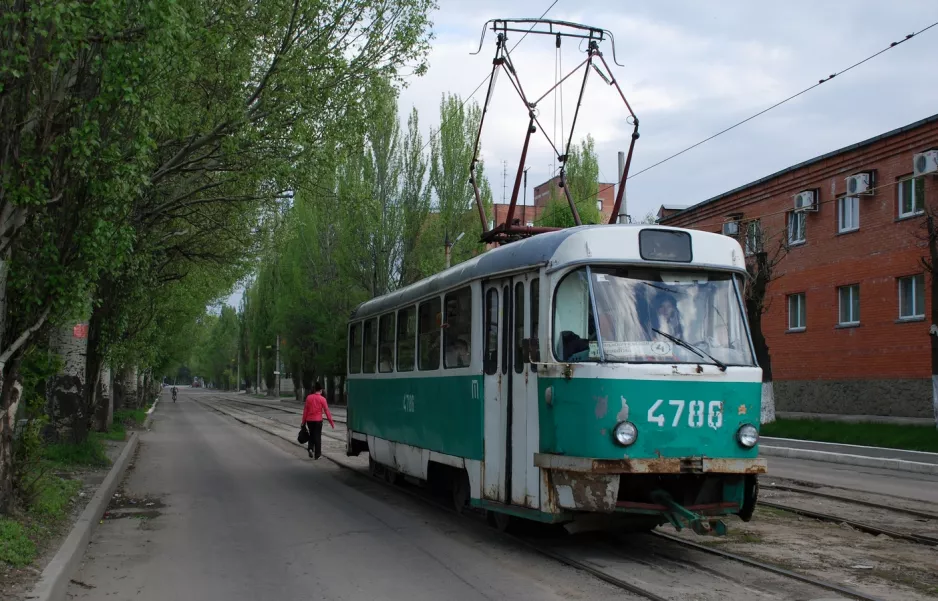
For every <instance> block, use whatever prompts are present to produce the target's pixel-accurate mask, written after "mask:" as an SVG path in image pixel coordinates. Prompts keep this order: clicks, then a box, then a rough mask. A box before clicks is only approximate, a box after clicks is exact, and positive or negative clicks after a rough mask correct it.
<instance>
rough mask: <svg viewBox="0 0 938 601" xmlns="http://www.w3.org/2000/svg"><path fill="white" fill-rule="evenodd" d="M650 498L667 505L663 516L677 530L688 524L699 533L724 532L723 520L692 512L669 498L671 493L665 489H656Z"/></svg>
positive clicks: (720, 534) (714, 533)
mask: <svg viewBox="0 0 938 601" xmlns="http://www.w3.org/2000/svg"><path fill="white" fill-rule="evenodd" d="M651 498H652V500H653V501H654V502H655V503H658V504H660V505H664V506H665V507H667V511H665V512H664V517H665V518H667V520H668V522H670V523H671V525H672V526H674V527H675V528H676V529H677V530H678V531H681V530H683V529H684V528H685V527H687V526H690V528H691V530H693V531H694V532H696V533H697V534H700V535H708V534H712V535H715V536H724V535H725V534H726V524H724V523H723V520H718V519H712V518H708V517H706V516H702V515H699V514H696V513H694V512H693V511H691V510H689V509H687V508H686V507H684V506H683V505H681V504H679V503H678V502H677V501H675V500H674V499H673V498H671V495H669V494H668V493H667V492H666V491H663V490H656V491H654V492H652V493H651Z"/></svg>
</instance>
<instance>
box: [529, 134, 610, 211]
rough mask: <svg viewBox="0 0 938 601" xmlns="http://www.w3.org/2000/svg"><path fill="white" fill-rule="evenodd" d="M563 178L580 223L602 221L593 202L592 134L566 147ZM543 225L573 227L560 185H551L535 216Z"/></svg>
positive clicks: (595, 174) (596, 189)
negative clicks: (543, 205) (545, 200)
mask: <svg viewBox="0 0 938 601" xmlns="http://www.w3.org/2000/svg"><path fill="white" fill-rule="evenodd" d="M566 181H567V188H568V189H569V191H570V196H571V198H573V204H574V205H576V209H577V212H578V213H579V215H580V221H581V222H582V223H583V224H584V225H590V224H597V223H602V221H603V216H602V213H601V212H600V211H599V207H598V206H597V199H598V197H599V159H598V158H597V156H596V145H595V142H594V141H593V138H592V136H587V137H586V139H585V140H584V141H583V142H581V143H580V144H574V145H573V146H571V148H570V156H569V157H568V159H567V164H566ZM538 224H539V225H542V226H544V227H573V226H575V225H576V223H575V222H574V220H573V213H572V212H571V211H570V203H569V201H568V200H567V197H566V194H564V192H563V190H562V189H558V188H551V195H550V200H548V202H547V206H546V207H545V208H544V213H543V214H542V215H541V217H540V219H538Z"/></svg>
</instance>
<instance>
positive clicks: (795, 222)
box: [747, 211, 805, 254]
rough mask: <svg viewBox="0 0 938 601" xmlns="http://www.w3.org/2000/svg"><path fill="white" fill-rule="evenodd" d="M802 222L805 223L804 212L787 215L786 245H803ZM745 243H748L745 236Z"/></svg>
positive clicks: (793, 212) (792, 212)
mask: <svg viewBox="0 0 938 601" xmlns="http://www.w3.org/2000/svg"><path fill="white" fill-rule="evenodd" d="M804 222H805V213H804V211H791V212H789V213H788V243H789V244H804ZM747 242H748V236H747ZM747 248H748V247H747ZM747 252H748V251H747ZM749 254H752V253H749Z"/></svg>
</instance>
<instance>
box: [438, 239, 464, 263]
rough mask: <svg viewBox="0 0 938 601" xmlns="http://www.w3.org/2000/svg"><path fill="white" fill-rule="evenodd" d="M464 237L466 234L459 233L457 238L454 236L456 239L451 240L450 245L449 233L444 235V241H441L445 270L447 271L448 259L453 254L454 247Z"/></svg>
mask: <svg viewBox="0 0 938 601" xmlns="http://www.w3.org/2000/svg"><path fill="white" fill-rule="evenodd" d="M465 235H466V232H462V233H460V234H459V235H458V236H456V239H455V240H453V242H452V243H450V241H449V233H447V234H446V239H445V240H444V241H443V246H444V247H445V248H446V268H447V269H449V264H450V259H451V257H452V254H453V247H454V246H455V245H456V243H457V242H459V241H460V240H462V237H463V236H465Z"/></svg>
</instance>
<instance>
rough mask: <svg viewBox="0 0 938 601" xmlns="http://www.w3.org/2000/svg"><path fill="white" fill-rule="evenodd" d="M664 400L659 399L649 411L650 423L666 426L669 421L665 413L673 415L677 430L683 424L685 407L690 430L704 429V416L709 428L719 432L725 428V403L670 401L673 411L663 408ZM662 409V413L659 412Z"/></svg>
mask: <svg viewBox="0 0 938 601" xmlns="http://www.w3.org/2000/svg"><path fill="white" fill-rule="evenodd" d="M662 405H664V400H663V399H658V400H657V401H655V404H654V405H652V406H651V408H650V409H649V410H648V423H651V424H658V425H659V426H664V425H665V422H666V421H667V419H666V417H665V415H664V412H668V413H672V412H673V415H672V416H671V427H672V428H677V427H678V424H680V423H681V417H683V415H684V407H685V406H686V407H687V426H688V427H689V428H702V427H703V425H704V414H706V418H707V426H709V427H710V428H713V429H714V430H717V429H719V428H721V427H722V426H723V401H710V402H709V403H706V405H705V404H704V401H683V400H670V401H668V405H669V407H671V408H672V409H671V411H668V410H667V408H662ZM659 409H662V412H659Z"/></svg>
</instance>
